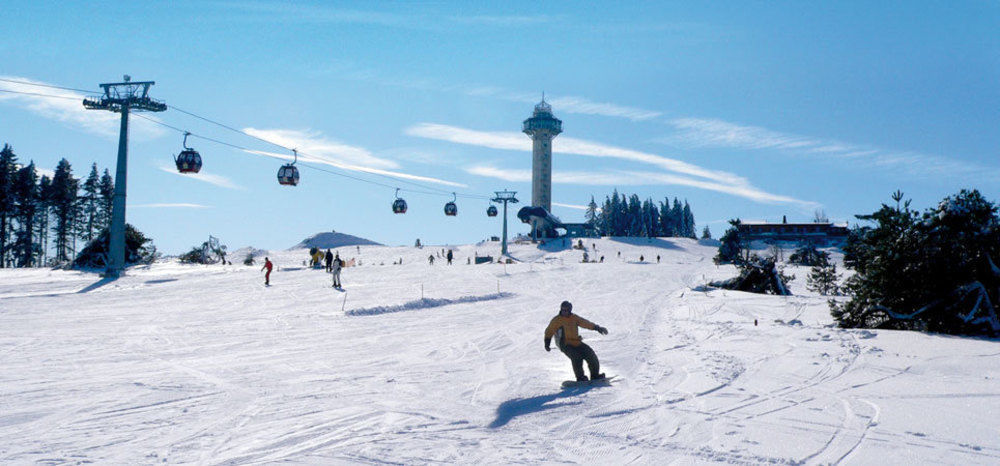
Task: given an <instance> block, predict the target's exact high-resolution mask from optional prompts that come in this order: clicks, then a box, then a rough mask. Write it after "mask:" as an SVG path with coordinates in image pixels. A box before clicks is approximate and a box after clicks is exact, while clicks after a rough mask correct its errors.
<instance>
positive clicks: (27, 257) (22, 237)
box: [13, 162, 38, 267]
mask: <svg viewBox="0 0 1000 466" xmlns="http://www.w3.org/2000/svg"><path fill="white" fill-rule="evenodd" d="M13 187H14V189H13V198H14V203H15V213H16V215H17V222H18V224H19V228H18V230H17V239H16V240H15V242H14V247H13V249H14V260H15V263H16V264H17V266H18V267H31V266H33V265H35V256H36V255H37V253H38V246H37V245H36V244H35V212H36V210H37V208H38V174H37V172H36V171H35V162H31V163H29V164H28V165H27V166H25V167H22V168H21V169H20V170H18V171H17V173H16V175H15V177H14V186H13Z"/></svg>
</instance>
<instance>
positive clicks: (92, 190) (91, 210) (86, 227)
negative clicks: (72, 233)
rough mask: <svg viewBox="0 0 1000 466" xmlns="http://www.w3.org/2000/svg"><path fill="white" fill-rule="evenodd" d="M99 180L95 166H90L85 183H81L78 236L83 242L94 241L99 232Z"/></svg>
mask: <svg viewBox="0 0 1000 466" xmlns="http://www.w3.org/2000/svg"><path fill="white" fill-rule="evenodd" d="M100 183H101V180H100V178H99V177H98V175H97V164H96V163H95V164H93V165H91V166H90V175H88V176H87V181H84V182H83V197H82V198H81V199H80V200H81V202H82V203H83V221H82V222H80V226H81V228H80V233H81V234H80V236H81V237H82V238H83V240H84V241H90V240H92V239H94V236H96V235H97V233H98V232H99V231H100V227H101V225H100V221H99V219H98V190H99V188H100Z"/></svg>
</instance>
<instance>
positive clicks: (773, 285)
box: [709, 255, 794, 296]
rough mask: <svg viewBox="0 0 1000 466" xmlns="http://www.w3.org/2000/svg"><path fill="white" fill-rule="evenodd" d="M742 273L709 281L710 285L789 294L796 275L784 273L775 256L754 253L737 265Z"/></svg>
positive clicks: (751, 291)
mask: <svg viewBox="0 0 1000 466" xmlns="http://www.w3.org/2000/svg"><path fill="white" fill-rule="evenodd" d="M737 267H738V268H739V270H740V274H739V275H737V276H736V277H733V278H730V279H728V280H722V281H716V282H712V283H709V285H710V286H714V287H717V288H725V289H729V290H738V291H747V292H750V293H761V294H775V295H781V296H789V295H791V294H792V292H791V291H789V290H788V283H789V282H791V281H792V279H793V278H794V277H791V276H788V275H785V274H784V271H783V270H782V269H781V268H780V267H777V265H776V262H775V261H774V258H771V257H768V258H766V259H761V258H760V257H758V256H756V255H754V256H753V257H752V258H750V259H749V260H747V261H744V262H741V263H739V264H738V265H737Z"/></svg>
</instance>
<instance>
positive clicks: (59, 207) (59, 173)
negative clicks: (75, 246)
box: [51, 159, 79, 262]
mask: <svg viewBox="0 0 1000 466" xmlns="http://www.w3.org/2000/svg"><path fill="white" fill-rule="evenodd" d="M78 186H79V180H78V179H76V178H74V177H73V168H72V166H70V163H69V161H68V160H66V159H62V160H60V161H59V164H58V165H57V166H56V171H55V175H54V176H53V178H52V197H51V202H52V212H53V216H54V217H55V220H56V224H55V227H54V228H53V233H55V240H56V245H55V246H56V255H55V259H56V261H57V262H66V261H69V260H70V257H69V252H70V251H69V250H70V246H71V245H70V242H71V241H72V239H73V220H74V218H75V212H74V211H75V210H76V207H77V190H78Z"/></svg>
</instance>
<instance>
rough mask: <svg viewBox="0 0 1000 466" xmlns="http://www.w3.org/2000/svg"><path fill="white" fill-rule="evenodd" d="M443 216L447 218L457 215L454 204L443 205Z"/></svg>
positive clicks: (456, 207) (456, 208)
mask: <svg viewBox="0 0 1000 466" xmlns="http://www.w3.org/2000/svg"><path fill="white" fill-rule="evenodd" d="M444 214H445V215H447V216H449V217H454V216H456V215H458V206H457V205H455V203H454V202H449V203H447V204H445V205H444Z"/></svg>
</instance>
